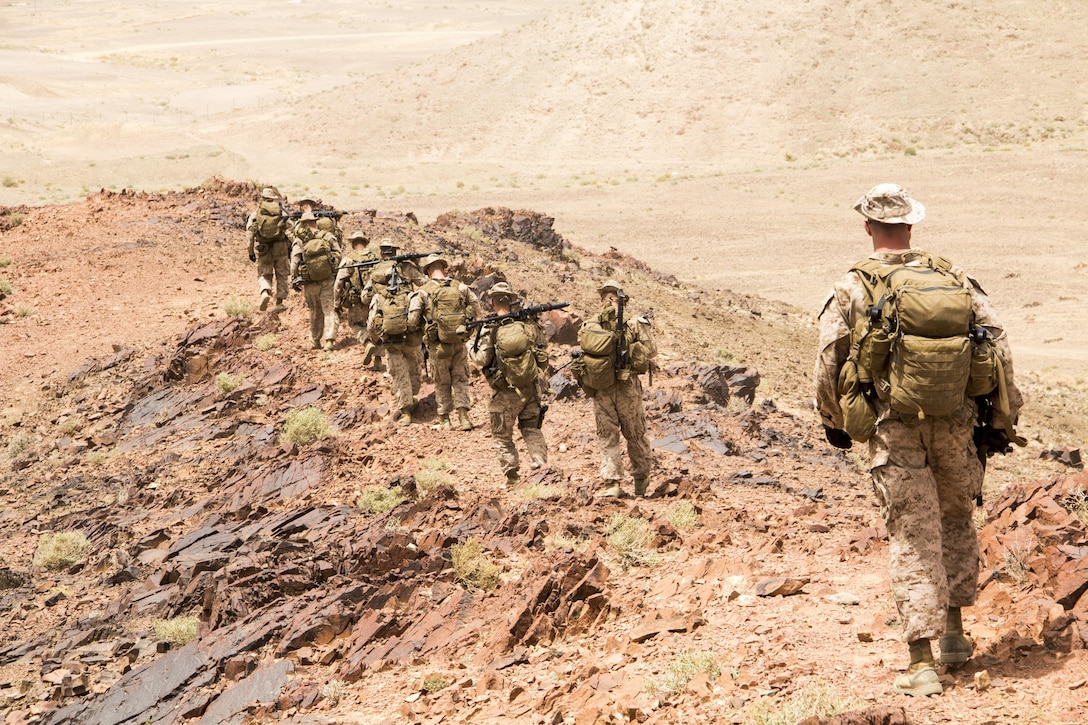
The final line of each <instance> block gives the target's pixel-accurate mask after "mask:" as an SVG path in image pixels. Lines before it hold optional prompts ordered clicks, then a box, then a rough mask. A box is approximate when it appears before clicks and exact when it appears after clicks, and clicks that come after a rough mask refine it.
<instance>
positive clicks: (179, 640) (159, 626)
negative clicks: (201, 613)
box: [155, 616, 197, 647]
mask: <svg viewBox="0 0 1088 725" xmlns="http://www.w3.org/2000/svg"><path fill="white" fill-rule="evenodd" d="M196 622H197V620H196V617H192V616H186V617H174V618H173V619H164V620H162V621H160V622H155V636H156V637H158V638H159V639H160V640H162V641H163V642H169V643H170V644H173V645H177V646H178V647H184V646H185V645H187V644H189V643H190V642H192V641H193V640H195V639H196Z"/></svg>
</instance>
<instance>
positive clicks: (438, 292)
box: [423, 279, 466, 345]
mask: <svg viewBox="0 0 1088 725" xmlns="http://www.w3.org/2000/svg"><path fill="white" fill-rule="evenodd" d="M425 289H426V290H427V292H428V293H429V295H430V298H431V305H430V309H428V310H427V326H426V328H425V329H424V332H423V337H424V340H426V342H427V344H429V345H437V344H438V343H440V342H445V343H459V342H463V341H464V335H465V334H466V333H465V332H464V330H465V322H466V319H465V313H466V309H465V300H464V297H462V296H461V290H460V289H459V285H458V283H457V282H455V281H454V280H450V279H445V280H442V281H438V280H433V281H431V282H428V283H427V285H426V287H425Z"/></svg>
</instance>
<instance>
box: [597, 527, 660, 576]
mask: <svg viewBox="0 0 1088 725" xmlns="http://www.w3.org/2000/svg"><path fill="white" fill-rule="evenodd" d="M652 540H653V531H651V530H650V522H649V521H647V520H646V519H643V518H639V517H637V516H625V515H624V514H615V515H614V516H613V517H612V518H611V519H610V520H609V522H608V528H607V529H606V531H605V542H606V543H607V544H608V548H609V549H611V550H612V553H614V554H615V555H616V556H618V557H619V560H620V564H621V565H622V566H623V567H624V568H630V567H632V566H657V565H658V564H659V563H661V555H660V554H658V553H657V552H656V551H654V550H653V549H651V548H649V546H650V542H651V541H652Z"/></svg>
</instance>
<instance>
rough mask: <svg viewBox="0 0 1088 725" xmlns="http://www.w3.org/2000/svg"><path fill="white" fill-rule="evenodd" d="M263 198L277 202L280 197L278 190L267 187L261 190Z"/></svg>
mask: <svg viewBox="0 0 1088 725" xmlns="http://www.w3.org/2000/svg"><path fill="white" fill-rule="evenodd" d="M261 198H262V199H272V200H275V199H279V198H280V195H279V194H277V193H276V190H275V189H273V188H272V187H271V186H266V187H265V188H263V189H261Z"/></svg>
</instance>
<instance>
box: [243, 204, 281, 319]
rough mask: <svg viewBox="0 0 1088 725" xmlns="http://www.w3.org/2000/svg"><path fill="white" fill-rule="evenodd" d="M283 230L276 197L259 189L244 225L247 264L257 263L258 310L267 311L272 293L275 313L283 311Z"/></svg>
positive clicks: (279, 207)
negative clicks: (255, 204) (258, 194)
mask: <svg viewBox="0 0 1088 725" xmlns="http://www.w3.org/2000/svg"><path fill="white" fill-rule="evenodd" d="M286 227H287V219H286V218H285V217H284V214H283V208H282V207H281V206H280V195H279V194H278V193H277V192H276V190H275V189H273V188H271V187H266V188H264V189H262V190H261V199H260V203H259V204H258V206H257V209H256V210H255V211H254V212H253V213H252V214H250V215H249V219H248V220H247V221H246V240H247V241H248V242H249V261H250V262H256V263H257V285H258V291H259V292H260V295H261V310H266V309H268V302H269V300H270V299H271V298H272V294H273V292H275V295H276V311H277V312H280V311H282V310H283V309H284V304H283V302H284V300H286V299H287V287H288V274H289V272H290V266H291V263H290V243H289V242H288V239H287V234H286ZM273 277H274V278H275V284H274V285H273Z"/></svg>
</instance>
